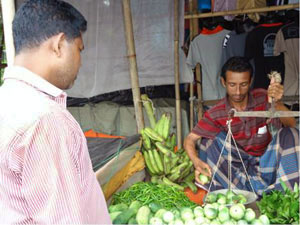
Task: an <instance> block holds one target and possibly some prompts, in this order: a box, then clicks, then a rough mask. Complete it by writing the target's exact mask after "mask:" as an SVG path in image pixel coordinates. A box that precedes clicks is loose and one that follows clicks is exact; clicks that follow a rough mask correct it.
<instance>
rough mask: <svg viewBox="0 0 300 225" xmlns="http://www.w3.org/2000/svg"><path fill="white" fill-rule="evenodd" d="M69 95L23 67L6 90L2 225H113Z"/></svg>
mask: <svg viewBox="0 0 300 225" xmlns="http://www.w3.org/2000/svg"><path fill="white" fill-rule="evenodd" d="M66 97H67V96H66V93H65V92H63V91H62V90H60V89H58V88H56V87H55V86H53V85H52V84H50V83H49V82H47V81H46V80H44V79H42V78H41V77H40V76H38V75H36V74H34V73H32V72H30V71H28V70H26V69H25V68H22V67H16V66H14V67H10V68H7V69H6V71H5V74H4V84H3V85H2V86H1V88H0V99H1V101H0V109H1V110H0V223H3V224H45V223H47V224H49V223H56V224H59V223H71V224H83V223H84V224H88V223H93V224H110V223H111V221H110V218H109V214H108V211H107V205H106V201H105V198H104V195H103V193H102V190H101V188H100V185H99V183H98V181H97V179H96V176H95V174H94V172H93V169H92V164H91V160H90V157H89V153H88V149H87V143H86V139H85V137H84V134H83V133H82V131H81V128H80V126H79V125H78V123H77V122H76V121H75V119H74V118H73V117H72V116H71V114H70V113H69V112H68V111H67V109H66Z"/></svg>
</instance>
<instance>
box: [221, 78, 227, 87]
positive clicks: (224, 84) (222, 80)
mask: <svg viewBox="0 0 300 225" xmlns="http://www.w3.org/2000/svg"><path fill="white" fill-rule="evenodd" d="M221 83H222V85H223V87H224V88H226V81H225V80H224V78H223V77H221Z"/></svg>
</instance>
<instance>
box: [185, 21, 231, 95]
mask: <svg viewBox="0 0 300 225" xmlns="http://www.w3.org/2000/svg"><path fill="white" fill-rule="evenodd" d="M229 32H230V31H229V30H226V29H224V28H222V27H221V26H220V25H219V26H217V27H216V28H215V29H213V30H208V29H206V28H203V29H202V31H201V33H200V34H199V35H198V36H196V37H195V38H194V40H193V41H192V42H191V45H190V48H189V52H188V57H187V64H188V65H189V66H190V67H192V68H194V67H195V66H196V65H197V64H198V63H200V64H201V70H202V96H203V100H216V99H221V98H223V97H224V96H225V89H224V87H223V86H222V85H221V82H220V70H221V66H222V65H221V54H222V42H223V39H224V37H225V35H226V34H228V33H229Z"/></svg>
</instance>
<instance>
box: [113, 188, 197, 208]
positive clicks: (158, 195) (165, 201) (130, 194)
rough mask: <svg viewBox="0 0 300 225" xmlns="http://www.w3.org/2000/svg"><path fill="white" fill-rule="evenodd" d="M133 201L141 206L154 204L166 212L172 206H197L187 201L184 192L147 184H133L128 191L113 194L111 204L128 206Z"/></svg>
mask: <svg viewBox="0 0 300 225" xmlns="http://www.w3.org/2000/svg"><path fill="white" fill-rule="evenodd" d="M135 200H137V201H139V202H140V203H141V204H142V205H149V204H150V203H156V204H159V205H160V206H161V207H162V208H164V209H167V210H170V209H172V208H174V206H176V207H177V208H182V207H189V208H195V207H196V206H197V204H196V203H194V202H192V201H190V200H189V199H188V197H187V196H186V195H185V194H184V192H182V191H178V189H176V188H175V187H173V186H168V185H164V184H153V183H148V182H138V183H135V184H133V185H132V186H131V187H129V188H128V189H126V190H124V191H121V192H119V193H116V194H114V195H113V196H112V202H111V204H113V205H115V204H119V203H126V204H130V203H131V202H133V201H135Z"/></svg>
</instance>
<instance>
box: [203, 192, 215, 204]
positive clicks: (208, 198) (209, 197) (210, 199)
mask: <svg viewBox="0 0 300 225" xmlns="http://www.w3.org/2000/svg"><path fill="white" fill-rule="evenodd" d="M216 201H217V195H215V194H213V193H209V194H207V195H206V197H205V202H207V203H214V202H216Z"/></svg>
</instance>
